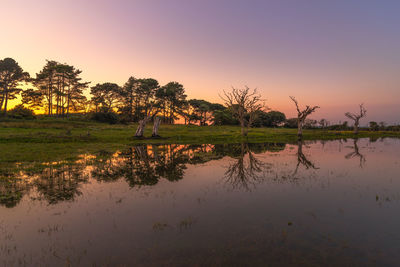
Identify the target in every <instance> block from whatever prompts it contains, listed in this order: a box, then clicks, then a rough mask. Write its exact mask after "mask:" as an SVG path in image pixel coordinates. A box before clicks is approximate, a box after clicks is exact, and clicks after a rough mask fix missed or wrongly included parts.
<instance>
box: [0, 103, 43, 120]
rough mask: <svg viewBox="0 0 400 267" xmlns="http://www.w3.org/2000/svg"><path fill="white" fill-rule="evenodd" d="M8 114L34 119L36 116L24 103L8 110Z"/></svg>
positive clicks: (19, 117)
mask: <svg viewBox="0 0 400 267" xmlns="http://www.w3.org/2000/svg"><path fill="white" fill-rule="evenodd" d="M7 116H8V117H10V118H13V119H25V120H33V119H35V118H36V116H35V113H34V112H33V110H31V109H29V108H26V107H24V106H23V105H22V104H20V105H17V106H15V107H14V108H13V109H10V110H9V111H8V112H7Z"/></svg>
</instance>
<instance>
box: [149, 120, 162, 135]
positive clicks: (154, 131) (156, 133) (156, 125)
mask: <svg viewBox="0 0 400 267" xmlns="http://www.w3.org/2000/svg"><path fill="white" fill-rule="evenodd" d="M160 123H161V118H160V117H154V123H153V133H152V135H151V137H160V136H159V135H158V128H159V127H160Z"/></svg>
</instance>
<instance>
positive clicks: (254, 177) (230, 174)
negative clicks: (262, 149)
mask: <svg viewBox="0 0 400 267" xmlns="http://www.w3.org/2000/svg"><path fill="white" fill-rule="evenodd" d="M234 159H235V161H234V162H233V163H231V164H230V165H229V166H228V168H227V170H226V172H225V182H226V183H227V184H229V185H231V186H232V188H233V189H245V190H250V186H255V185H256V184H257V183H260V182H261V181H262V180H263V179H264V171H265V170H266V169H267V168H268V167H269V165H268V164H267V163H266V162H263V161H261V160H260V159H257V157H256V156H255V155H254V153H253V152H252V151H251V149H250V146H249V144H246V143H241V144H240V153H239V154H238V155H237V156H234Z"/></svg>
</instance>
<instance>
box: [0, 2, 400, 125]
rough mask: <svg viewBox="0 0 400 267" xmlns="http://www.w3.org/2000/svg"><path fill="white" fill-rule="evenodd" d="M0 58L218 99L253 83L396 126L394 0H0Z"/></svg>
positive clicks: (282, 102) (273, 104)
mask: <svg viewBox="0 0 400 267" xmlns="http://www.w3.org/2000/svg"><path fill="white" fill-rule="evenodd" d="M0 2H1V5H0V11H1V14H2V15H1V17H0V20H1V24H2V29H1V40H0V58H5V57H12V58H14V59H15V60H17V61H18V63H19V64H20V65H21V67H22V68H23V69H24V70H25V71H28V72H29V73H30V74H31V76H34V75H35V73H37V72H39V71H40V69H41V68H42V67H43V66H44V64H45V60H46V59H49V60H56V61H59V62H61V63H68V64H71V65H74V66H75V67H76V68H79V69H81V70H82V71H83V73H82V77H83V78H84V80H86V81H91V84H93V85H95V84H96V83H102V82H115V83H118V84H120V85H123V84H124V83H125V82H126V81H127V80H128V78H129V77H130V76H134V77H137V78H150V77H151V78H155V79H157V80H158V81H159V82H160V84H166V83H168V82H169V81H177V82H180V83H182V84H183V85H184V87H185V89H186V92H187V95H188V97H189V98H199V99H206V100H208V101H211V102H219V103H222V100H221V99H220V97H219V94H220V93H221V92H222V90H224V89H225V90H229V89H230V88H231V87H232V86H233V87H239V88H240V87H244V86H245V85H247V86H249V87H250V88H258V91H259V92H260V93H261V94H262V96H263V98H265V99H266V104H267V105H268V106H269V107H270V108H271V109H273V110H280V111H282V112H284V113H285V114H286V115H287V117H294V116H295V115H296V113H295V108H294V104H293V102H291V100H290V99H289V96H295V97H296V98H297V100H298V101H299V104H300V105H302V106H304V105H319V106H321V108H320V109H319V110H318V111H317V112H316V113H315V114H313V118H315V119H321V118H326V119H328V120H329V121H331V122H332V123H334V122H339V121H344V120H346V118H345V117H344V113H345V112H347V111H351V112H356V111H358V105H359V104H361V103H364V104H365V107H366V108H367V118H366V120H365V121H364V124H365V123H367V122H368V121H371V120H375V121H378V122H380V121H385V122H387V123H400V105H399V101H400V16H399V12H400V1H395V0H393V1H391V0H385V1H378V0H375V1H371V0H358V1H355V0H343V1H342V0H335V1H320V0H276V1H267V0H264V1H259V0H247V1H246V0H242V1H238V0H201V1H200V0H198V1H194V0H143V1H142V0H137V1H135V0H131V1H129V0H109V1H105V0H104V1H103V0H96V1H94V0H93V1H91V0H57V1H53V0H32V1H31V0H25V1H22V0H0Z"/></svg>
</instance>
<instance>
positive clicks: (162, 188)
mask: <svg viewBox="0 0 400 267" xmlns="http://www.w3.org/2000/svg"><path fill="white" fill-rule="evenodd" d="M19 165H21V166H22V163H18V164H17V165H16V166H17V167H18V166H19ZM36 165H37V164H36ZM36 165H35V166H32V167H31V168H29V166H28V167H26V166H25V167H24V168H22V167H21V169H20V170H18V171H14V172H12V173H8V172H7V171H3V172H2V178H1V179H0V196H1V197H0V264H1V265H4V266H19V265H22V266H23V265H26V266H34V265H36V266H38V265H40V266H68V265H71V266H88V265H93V266H109V265H110V266H188V265H195V266H210V265H211V266H220V265H226V266H265V265H266V264H269V265H271V266H278V265H279V266H299V265H304V266H320V265H324V266H398V263H399V261H400V175H399V171H400V140H399V139H389V138H387V139H378V140H370V139H358V140H350V139H349V140H340V141H315V142H310V141H305V142H304V143H294V144H284V143H265V144H246V143H243V144H231V145H212V144H203V145H162V144H160V145H143V146H133V147H127V148H126V150H122V151H115V153H108V152H106V151H99V152H98V153H97V154H95V155H81V157H80V159H79V160H78V161H74V162H71V161H65V162H47V163H41V167H38V166H36ZM17 169H18V168H17Z"/></svg>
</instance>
